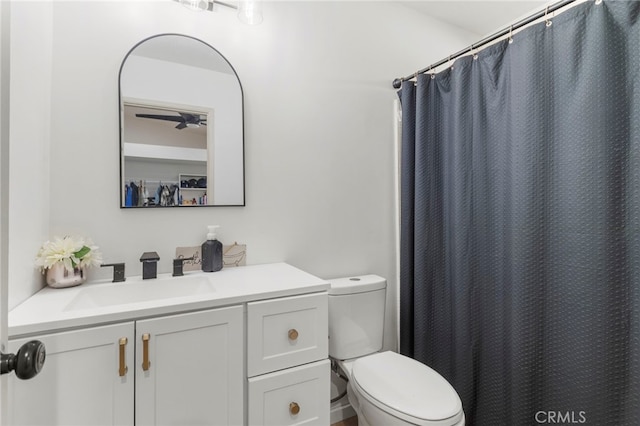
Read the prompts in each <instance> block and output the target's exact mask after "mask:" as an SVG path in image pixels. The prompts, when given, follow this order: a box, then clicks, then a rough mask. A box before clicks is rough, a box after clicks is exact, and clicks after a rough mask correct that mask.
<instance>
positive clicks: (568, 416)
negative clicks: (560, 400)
mask: <svg viewBox="0 0 640 426" xmlns="http://www.w3.org/2000/svg"><path fill="white" fill-rule="evenodd" d="M535 418H536V422H537V423H538V424H541V425H542V424H556V425H569V424H581V423H586V422H587V413H586V412H585V411H538V412H536V415H535Z"/></svg>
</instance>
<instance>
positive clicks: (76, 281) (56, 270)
mask: <svg viewBox="0 0 640 426" xmlns="http://www.w3.org/2000/svg"><path fill="white" fill-rule="evenodd" d="M86 280H87V279H86V277H85V271H84V269H82V268H74V269H73V271H69V270H67V268H65V267H64V265H63V264H62V263H56V264H55V265H53V266H52V267H51V268H49V269H47V285H49V287H53V288H65V287H73V286H76V285H80V284H82V283H83V282H85V281H86Z"/></svg>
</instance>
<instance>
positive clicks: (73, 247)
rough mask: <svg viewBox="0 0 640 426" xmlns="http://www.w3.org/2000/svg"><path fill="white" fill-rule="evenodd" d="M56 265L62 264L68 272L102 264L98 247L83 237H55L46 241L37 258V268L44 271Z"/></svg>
mask: <svg viewBox="0 0 640 426" xmlns="http://www.w3.org/2000/svg"><path fill="white" fill-rule="evenodd" d="M56 263H62V264H63V265H64V267H65V269H67V270H68V271H73V270H74V268H84V267H90V266H97V265H100V263H102V255H101V254H100V252H99V251H98V246H95V245H92V243H91V242H90V241H85V239H84V238H82V237H69V236H67V237H64V238H60V237H55V238H54V239H53V241H46V242H45V243H44V244H43V245H42V247H40V250H38V255H37V256H36V266H38V267H39V268H41V269H42V270H43V271H44V270H46V269H49V268H51V267H52V266H53V265H55V264H56Z"/></svg>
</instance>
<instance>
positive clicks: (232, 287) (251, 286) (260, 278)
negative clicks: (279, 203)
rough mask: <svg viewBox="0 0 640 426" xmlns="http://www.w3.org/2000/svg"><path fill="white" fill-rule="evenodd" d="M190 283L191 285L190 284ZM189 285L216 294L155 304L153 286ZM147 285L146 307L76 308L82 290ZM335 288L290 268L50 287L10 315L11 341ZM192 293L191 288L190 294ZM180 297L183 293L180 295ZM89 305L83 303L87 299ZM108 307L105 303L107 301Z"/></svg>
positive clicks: (141, 303) (161, 300) (280, 265)
mask: <svg viewBox="0 0 640 426" xmlns="http://www.w3.org/2000/svg"><path fill="white" fill-rule="evenodd" d="M185 279H186V280H185ZM170 280H175V285H176V286H179V285H180V283H187V281H189V280H191V281H207V282H208V283H210V284H211V285H212V287H213V288H214V289H215V290H214V291H211V292H207V293H204V294H197V295H196V294H189V293H188V292H189V290H186V292H187V293H186V294H184V295H182V294H178V295H176V294H177V293H176V291H172V293H173V296H172V297H165V298H155V297H157V295H154V294H153V283H154V282H156V283H158V284H159V285H158V289H160V288H161V287H164V288H167V284H169V285H173V282H172V281H170ZM136 284H142V285H144V286H145V287H146V289H147V290H146V291H148V293H149V297H148V299H145V300H144V301H133V302H131V301H128V302H126V303H114V304H107V305H106V306H91V307H84V305H82V304H79V303H77V302H78V301H79V300H86V299H87V298H86V297H85V295H86V293H87V292H84V293H83V290H90V291H92V290H95V289H98V287H96V286H100V288H99V289H100V290H103V289H104V290H106V291H107V292H111V289H113V290H114V291H113V292H111V293H112V294H118V292H119V291H120V289H122V292H123V294H124V293H125V292H126V291H127V290H130V289H124V288H123V287H126V286H135V285H136ZM329 287H330V285H329V283H328V282H327V281H324V280H321V279H320V278H317V277H315V276H313V275H311V274H308V273H306V272H304V271H301V270H300V269H297V268H295V267H293V266H291V265H287V264H286V263H273V264H265V265H252V266H242V267H238V268H228V269H223V270H221V271H219V272H213V273H205V272H188V273H185V275H184V277H176V278H173V277H171V274H159V275H158V278H156V279H152V280H144V281H143V280H142V279H141V277H139V276H138V277H127V280H126V281H124V282H121V283H111V282H110V281H100V282H95V283H87V284H83V285H80V286H77V287H70V288H65V289H54V288H49V287H46V288H44V289H42V290H40V291H39V292H38V293H36V294H34V295H33V296H31V297H30V298H29V299H27V300H26V301H24V302H23V303H22V304H20V305H18V306H17V307H16V308H14V309H13V310H11V311H10V312H9V337H10V338H15V337H24V336H28V335H33V334H42V333H47V332H52V331H60V330H64V329H71V328H77V327H86V326H93V325H99V324H108V323H114V322H122V321H127V320H134V319H140V318H148V317H153V316H158V315H167V314H172V313H179V312H186V311H193V310H200V309H207V308H215V307H220V306H229V305H237V304H240V303H246V302H251V301H254V300H263V299H271V298H275V297H284V296H294V295H298V294H306V293H314V292H319V291H326V290H328V289H329ZM187 288H191V286H186V285H185V289H187ZM178 293H179V292H178ZM83 297H84V299H81V298H83ZM103 302H104V301H103Z"/></svg>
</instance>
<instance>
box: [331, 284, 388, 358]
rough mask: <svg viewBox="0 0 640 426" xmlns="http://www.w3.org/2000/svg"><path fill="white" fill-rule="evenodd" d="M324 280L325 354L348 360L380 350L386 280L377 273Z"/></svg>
mask: <svg viewBox="0 0 640 426" xmlns="http://www.w3.org/2000/svg"><path fill="white" fill-rule="evenodd" d="M328 281H329V282H330V283H331V289H330V290H329V356H330V357H332V358H334V359H350V358H356V357H360V356H364V355H368V354H371V353H374V352H377V351H379V350H380V349H382V335H383V328H384V305H385V295H386V287H387V281H386V280H385V279H384V278H382V277H379V276H377V275H362V276H357V277H349V278H338V279H334V280H328Z"/></svg>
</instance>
